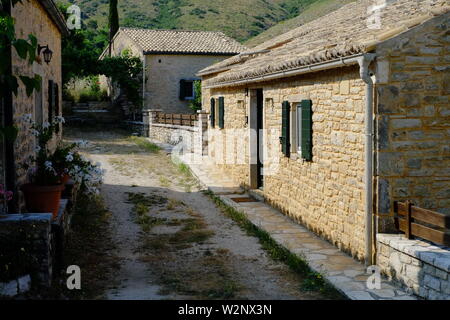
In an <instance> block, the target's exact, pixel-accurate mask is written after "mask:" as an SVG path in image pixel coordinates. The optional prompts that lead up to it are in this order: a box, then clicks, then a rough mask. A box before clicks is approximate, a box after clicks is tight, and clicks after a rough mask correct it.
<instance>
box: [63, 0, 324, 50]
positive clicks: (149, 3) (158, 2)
mask: <svg viewBox="0 0 450 320" xmlns="http://www.w3.org/2000/svg"><path fill="white" fill-rule="evenodd" d="M61 1H62V2H63V3H74V4H77V5H78V6H80V8H81V11H82V21H83V23H84V24H85V25H86V26H87V28H88V29H90V30H105V29H106V27H107V19H108V4H109V1H108V0H61ZM316 1H318V0H214V1H205V0H126V1H125V0H121V1H120V0H119V16H120V25H121V26H124V27H142V28H154V29H189V30H206V31H223V32H224V33H226V34H227V35H229V36H231V37H233V38H235V39H236V40H238V41H245V40H247V39H250V38H252V37H254V36H256V35H258V34H260V33H261V32H263V31H265V30H267V29H269V28H270V27H272V26H274V25H276V24H277V23H279V22H280V21H283V20H287V19H290V18H293V17H295V16H297V15H298V14H299V13H300V12H301V11H302V10H303V9H304V8H305V7H306V6H308V5H309V4H311V3H314V2H316ZM319 1H321V0H319Z"/></svg>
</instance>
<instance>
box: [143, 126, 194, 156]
mask: <svg viewBox="0 0 450 320" xmlns="http://www.w3.org/2000/svg"><path fill="white" fill-rule="evenodd" d="M149 138H150V139H152V140H155V141H159V142H163V143H168V144H171V145H179V144H181V143H183V147H184V148H186V152H189V153H194V151H195V149H196V148H198V146H199V143H200V138H199V130H198V128H197V127H188V126H179V125H171V124H156V123H154V124H152V126H151V127H150V129H149Z"/></svg>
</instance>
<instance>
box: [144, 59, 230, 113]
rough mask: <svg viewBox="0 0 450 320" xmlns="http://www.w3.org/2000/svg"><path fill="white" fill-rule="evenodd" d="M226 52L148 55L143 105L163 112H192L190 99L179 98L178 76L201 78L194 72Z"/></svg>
mask: <svg viewBox="0 0 450 320" xmlns="http://www.w3.org/2000/svg"><path fill="white" fill-rule="evenodd" d="M227 57H228V56H214V55H167V54H166V55H147V56H146V57H145V61H146V63H145V65H146V68H147V83H146V86H145V107H146V108H148V109H161V110H163V111H164V112H165V113H184V114H186V113H194V111H193V110H192V109H191V108H189V103H190V102H191V101H190V100H180V98H179V93H180V80H181V79H184V80H200V78H199V77H197V76H196V75H195V74H196V73H197V72H198V71H199V70H201V69H203V68H206V67H207V66H209V65H211V64H214V63H216V62H219V61H221V60H223V59H225V58H227Z"/></svg>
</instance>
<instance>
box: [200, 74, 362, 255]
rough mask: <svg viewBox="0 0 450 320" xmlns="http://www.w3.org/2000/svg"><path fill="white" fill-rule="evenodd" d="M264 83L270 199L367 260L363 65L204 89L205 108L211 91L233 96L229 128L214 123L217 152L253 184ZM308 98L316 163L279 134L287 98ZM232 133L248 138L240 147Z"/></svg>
mask: <svg viewBox="0 0 450 320" xmlns="http://www.w3.org/2000/svg"><path fill="white" fill-rule="evenodd" d="M256 88H262V89H263V90H264V127H265V128H267V129H269V130H273V132H272V133H271V134H269V135H268V137H267V139H270V141H268V140H266V141H268V142H267V143H265V148H266V149H269V153H270V154H271V157H270V158H269V157H268V158H267V159H268V160H267V161H265V163H264V167H265V168H271V173H269V175H266V176H265V177H264V179H265V185H264V191H263V195H264V197H265V199H266V201H268V202H269V203H270V204H272V205H273V206H275V207H277V208H279V209H280V210H281V211H282V212H284V213H286V214H287V215H289V216H290V217H292V218H294V219H295V220H297V221H299V222H300V223H302V224H304V225H306V226H307V227H308V228H309V229H311V230H313V231H314V232H316V233H317V234H319V235H321V236H322V237H324V238H326V239H328V240H329V241H331V242H332V243H334V244H335V245H337V246H338V247H339V248H341V249H342V250H344V251H346V252H349V253H351V254H352V255H353V256H355V257H357V258H359V259H363V257H364V251H365V246H364V239H365V235H364V225H365V224H364V182H363V178H364V89H365V84H364V82H363V81H362V80H360V77H359V67H358V66H353V67H345V68H340V69H336V70H329V71H326V72H318V73H313V74H308V75H304V76H302V77H292V78H287V79H284V80H277V81H275V82H267V83H261V84H259V85H254V86H253V87H250V88H248V89H249V90H246V88H245V87H236V88H228V89H227V88H223V89H213V90H208V89H204V90H203V104H204V109H205V110H206V111H207V112H208V113H209V112H210V110H209V109H210V103H209V101H210V98H211V97H213V98H218V97H219V96H223V97H225V130H219V129H217V127H216V129H214V130H211V127H209V130H208V134H209V145H208V153H209V156H210V158H211V159H213V160H215V161H216V163H217V164H218V168H220V169H222V170H224V171H225V174H227V175H228V176H230V177H232V178H233V179H234V180H235V181H236V182H238V183H239V184H241V185H242V186H244V187H246V188H252V187H254V183H253V182H252V175H253V174H252V166H251V165H250V164H249V163H250V162H251V159H250V158H251V156H250V145H249V136H250V132H251V131H250V130H251V128H252V121H253V120H252V115H251V112H252V111H251V109H253V108H255V105H254V98H255V94H254V91H253V90H252V89H256ZM303 99H311V100H312V109H313V161H312V162H305V161H303V160H302V159H301V157H299V156H298V155H297V153H296V150H293V151H294V153H292V155H291V157H290V158H287V157H285V156H284V155H283V154H282V152H281V145H280V142H279V139H278V137H279V136H281V134H280V133H281V106H282V102H283V101H289V102H291V104H293V105H294V103H296V102H300V101H301V100H303ZM216 105H217V103H216ZM250 106H251V107H250ZM216 114H217V113H216ZM247 117H249V119H250V120H249V121H248V124H247ZM232 129H239V130H237V131H234V130H232ZM236 132H237V134H236ZM231 135H234V137H233V139H235V138H236V136H237V137H241V139H240V141H239V146H238V147H237V148H236V147H233V145H232V144H230V143H229V140H230V139H228V137H230V138H231ZM227 140H228V141H227ZM291 143H292V141H291ZM293 145H295V144H293Z"/></svg>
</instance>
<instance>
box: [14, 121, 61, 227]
mask: <svg viewBox="0 0 450 320" xmlns="http://www.w3.org/2000/svg"><path fill="white" fill-rule="evenodd" d="M23 120H24V121H25V122H27V123H29V124H30V125H31V127H30V131H31V134H32V135H34V136H35V137H36V139H37V141H38V146H37V147H36V150H35V152H36V156H31V157H30V159H29V161H28V162H27V163H25V164H24V165H23V166H24V168H25V169H27V170H28V174H29V179H30V183H28V184H25V185H22V186H21V190H22V192H23V193H24V196H25V203H26V207H27V210H28V211H29V212H34V213H41V212H42V213H48V212H50V213H52V214H53V218H56V217H57V215H58V211H59V204H60V200H61V193H62V191H63V190H64V185H63V184H62V177H61V173H60V172H58V171H57V170H56V168H55V166H54V163H53V158H54V153H53V152H51V150H50V149H49V142H50V141H51V140H52V138H53V133H54V132H55V129H56V126H57V125H59V124H60V123H63V122H64V119H63V118H62V117H55V119H54V120H53V121H52V123H48V122H46V123H44V124H43V125H36V124H35V123H33V122H32V120H31V115H25V116H24V117H23Z"/></svg>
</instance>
